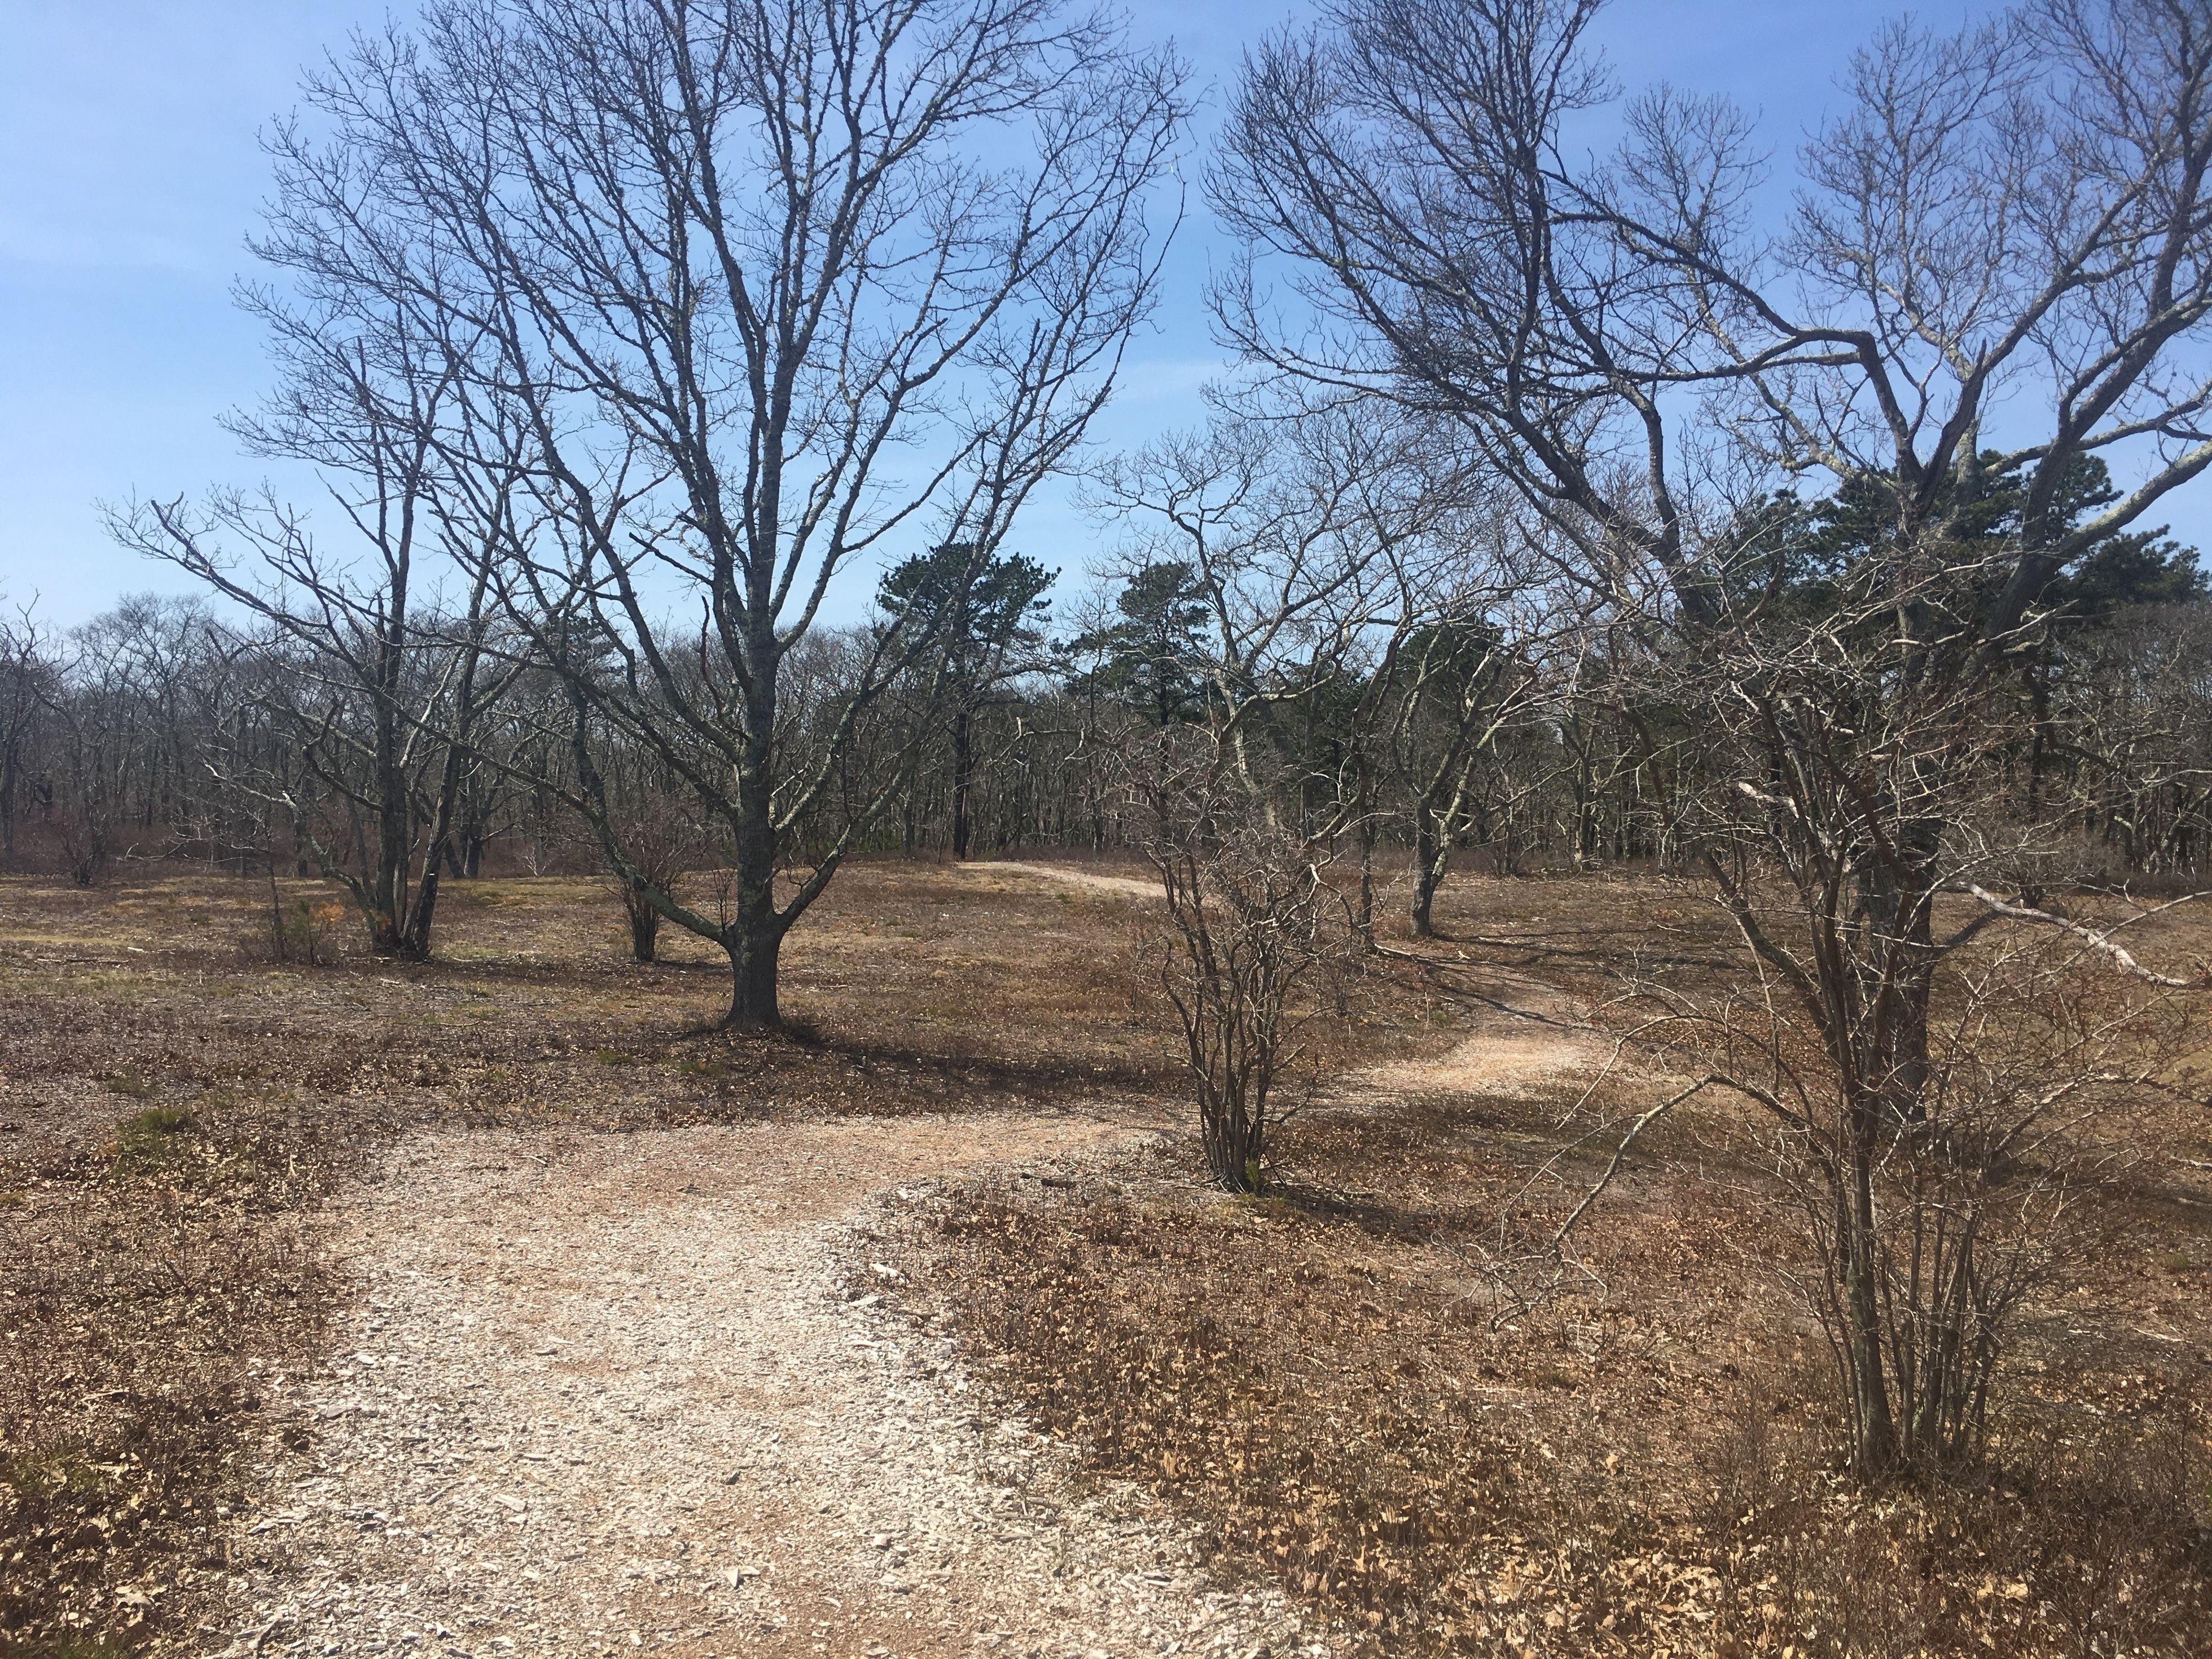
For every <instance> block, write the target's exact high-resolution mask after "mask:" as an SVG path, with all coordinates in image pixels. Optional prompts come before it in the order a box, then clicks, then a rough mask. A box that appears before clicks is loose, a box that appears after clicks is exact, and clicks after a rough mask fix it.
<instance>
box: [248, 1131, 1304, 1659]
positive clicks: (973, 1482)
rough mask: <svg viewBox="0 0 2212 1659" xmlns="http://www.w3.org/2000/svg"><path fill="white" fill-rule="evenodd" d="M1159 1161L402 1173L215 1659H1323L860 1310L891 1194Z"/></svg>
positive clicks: (790, 1143) (547, 1145) (714, 1146)
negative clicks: (287, 1658)
mask: <svg viewBox="0 0 2212 1659" xmlns="http://www.w3.org/2000/svg"><path fill="white" fill-rule="evenodd" d="M1141 1133H1144V1132H1143V1131H1142V1130H1139V1129H1135V1128H1131V1127H1116V1126H1114V1125H1109V1124H1107V1123H1104V1122H1100V1121H1091V1120H1086V1119H1084V1118H1079V1117H1033V1118H1006V1117H1001V1118H977V1119H963V1120H951V1119H924V1118H915V1119H903V1120H894V1121H881V1120H878V1121H846V1122H836V1123H827V1124H820V1123H817V1124H811V1125H799V1126H774V1125H744V1126H728V1127H713V1128H698V1129H686V1130H674V1131H654V1132H647V1133H634V1134H607V1135H596V1136H589V1137H586V1136H577V1137H574V1138H561V1137H554V1136H547V1135H542V1134H540V1135H533V1136H529V1137H520V1136H515V1135H510V1134H504V1133H470V1134H445V1135H441V1136H435V1137H425V1138H422V1139H416V1140H413V1141H410V1142H408V1143H404V1145H403V1146H401V1147H400V1148H399V1149H398V1150H397V1151H396V1152H394V1153H393V1154H392V1156H391V1157H390V1158H389V1159H388V1160H387V1162H386V1166H385V1167H384V1169H383V1170H381V1171H380V1178H379V1179H377V1180H375V1181H374V1182H366V1183H364V1184H362V1185H361V1186H359V1187H357V1188H354V1189H353V1190H351V1191H350V1192H349V1194H346V1195H345V1196H344V1197H343V1199H342V1200H340V1202H339V1203H338V1204H337V1206H336V1209H335V1212H334V1213H333V1215H332V1217H331V1222H332V1225H333V1226H334V1227H335V1228H336V1230H337V1231H336V1235H335V1237H334V1240H333V1243H334V1245H335V1248H336V1249H337V1254H338V1255H339V1257H340V1259H341V1261H343V1262H344V1263H345V1265H346V1267H347V1268H348V1270H349V1272H350V1273H352V1274H353V1275H354V1276H355V1279H356V1285H357V1294H356V1297H355V1298H354V1302H353V1306H352V1309H351V1311H350V1312H349V1313H348V1314H346V1315H344V1316H343V1325H342V1327H341V1329H340V1331H339V1333H338V1335H337V1357H336V1358H334V1359H333V1360H332V1361H331V1362H330V1363H329V1364H326V1365H325V1366H324V1367H322V1368H321V1369H319V1370H318V1371H316V1372H315V1373H314V1374H313V1375H309V1376H300V1377H296V1378H290V1379H286V1378H271V1379H270V1388H269V1390H268V1392H269V1394H270V1396H272V1398H271V1400H270V1403H271V1405H272V1406H273V1407H276V1409H277V1412H278V1419H279V1420H280V1421H282V1422H285V1423H289V1425H292V1426H291V1427H290V1429H289V1431H288V1433H289V1439H290V1440H291V1441H293V1442H295V1443H301V1442H304V1443H303V1444H301V1445H300V1446H299V1449H297V1450H295V1451H292V1452H289V1453H284V1454H283V1455H281V1456H280V1459H279V1461H278V1462H277V1463H276V1464H275V1465H273V1466H272V1467H271V1468H270V1469H269V1470H268V1471H267V1472H266V1474H267V1488H266V1490H267V1492H268V1497H267V1499H266V1502H265V1503H264V1504H263V1506H262V1507H261V1508H260V1510H258V1512H257V1513H254V1514H252V1515H247V1516H240V1517H237V1524H238V1527H239V1530H240V1533H241V1534H244V1536H243V1537H242V1539H241V1544H242V1546H243V1553H244V1554H245V1555H246V1558H247V1559H253V1560H255V1561H256V1562H257V1565H255V1566H254V1567H253V1568H252V1577H251V1578H250V1580H249V1599H250V1601H251V1602H252V1605H253V1613H252V1620H251V1622H250V1624H249V1625H247V1626H246V1628H244V1629H243V1630H233V1631H227V1632H216V1631H213V1630H209V1631H207V1632H206V1638H207V1647H208V1650H210V1651H222V1652H230V1653H238V1654H245V1653H287V1654H321V1655H348V1656H350V1655H358V1654H374V1653H416V1654H439V1655H460V1654H470V1655H516V1654H563V1655H565V1654H599V1653H626V1652H634V1651H640V1650H650V1651H657V1652H666V1653H678V1654H684V1655H707V1654H717V1655H729V1654H740V1653H743V1654H752V1653H761V1654H793V1655H830V1656H854V1659H867V1656H876V1659H883V1656H887V1655H896V1656H908V1655H912V1656H938V1655H954V1654H969V1653H975V1654H997V1655H1001V1656H1011V1655H1022V1656H1029V1655H1046V1656H1061V1655H1067V1656H1079V1659H1105V1656H1112V1659H1121V1656H1134V1655H1139V1654H1148V1653H1155V1654H1163V1655H1172V1654H1177V1653H1187V1654H1206V1655H1221V1656H1225V1659H1253V1656H1255V1655H1259V1654H1262V1653H1264V1654H1268V1655H1273V1656H1277V1659H1284V1656H1290V1655H1293V1654H1297V1653H1317V1652H1321V1651H1323V1650H1325V1644H1323V1642H1322V1640H1321V1638H1319V1637H1318V1636H1316V1634H1314V1633H1312V1632H1306V1633H1300V1632H1298V1630H1297V1624H1296V1620H1295V1617H1294V1615H1293V1614H1292V1613H1291V1612H1290V1610H1288V1609H1287V1608H1286V1607H1285V1606H1284V1604H1283V1603H1282V1601H1281V1600H1280V1599H1279V1597H1277V1596H1272V1595H1259V1594H1243V1593H1239V1592H1236V1591H1231V1590H1225V1589H1220V1588H1219V1587H1218V1586H1216V1585H1214V1584H1212V1583H1209V1581H1208V1580H1207V1579H1206V1577H1205V1576H1204V1575H1203V1574H1202V1573H1200V1571H1197V1570H1196V1569H1195V1568H1194V1566H1193V1565H1191V1562H1192V1559H1193V1552H1192V1549H1191V1547H1190V1546H1189V1545H1188V1542H1187V1541H1186V1540H1184V1539H1183V1538H1182V1535H1180V1534H1178V1533H1177V1532H1176V1529H1175V1528H1174V1527H1173V1525H1172V1523H1171V1522H1169V1521H1167V1520H1166V1519H1164V1517H1163V1516H1160V1515H1159V1514H1158V1513H1157V1512H1156V1511H1155V1510H1152V1508H1150V1507H1149V1506H1148V1504H1146V1501H1145V1500H1144V1498H1142V1496H1141V1494H1140V1493H1139V1492H1137V1491H1136V1490H1135V1489H1133V1488H1129V1487H1126V1486H1120V1485H1118V1484H1116V1483H1110V1482H1100V1481H1097V1480H1082V1479H1077V1478H1074V1476H1073V1471H1072V1470H1071V1468H1070V1467H1069V1465H1068V1463H1067V1462H1066V1457H1065V1455H1064V1454H1062V1453H1060V1451H1058V1450H1057V1449H1054V1448H1053V1447H1051V1446H1049V1445H1048V1444H1047V1443H1044V1442H1042V1441H1041V1440H1040V1439H1039V1438H1038V1437H1036V1435H1034V1434H1033V1433H1031V1432H1030V1431H1028V1430H1026V1429H1025V1428H1024V1427H1023V1426H1022V1425H1019V1424H1016V1423H1008V1422H1006V1421H1005V1420H1004V1419H1001V1418H1000V1417H999V1416H998V1415H997V1414H996V1413H982V1412H981V1411H979V1410H977V1409H976V1396H975V1394H974V1393H973V1392H972V1391H971V1390H970V1389H969V1382H968V1379H967V1377H966V1376H964V1375H963V1372H962V1370H961V1369H960V1367H959V1365H958V1364H957V1361H956V1359H955V1357H954V1355H953V1353H952V1352H951V1343H950V1341H949V1340H948V1339H946V1338H945V1337H943V1336H940V1335H937V1334H933V1332H931V1331H930V1330H929V1329H927V1327H926V1326H925V1325H922V1324H921V1323H918V1322H916V1321H915V1320H914V1319H912V1318H909V1317H906V1316H902V1315H901V1314H900V1313H898V1312H897V1311H896V1310H897V1304H898V1301H899V1287H898V1285H896V1283H895V1282H893V1281H890V1280H889V1279H884V1280H883V1281H882V1282H883V1285H884V1294H883V1295H882V1296H880V1297H878V1296H876V1295H873V1294H866V1295H862V1294H857V1293H856V1292H855V1291H854V1288H853V1286H852V1284H851V1279H850V1274H851V1273H852V1271H853V1263H854V1254H853V1252H854V1249H855V1247H856V1246H858V1247H859V1248H860V1251H861V1261H862V1265H861V1267H860V1272H861V1273H862V1274H863V1275H864V1276H872V1275H871V1270H870V1269H869V1267H867V1266H866V1250H865V1239H866V1229H867V1228H868V1226H869V1225H870V1222H871V1218H872V1217H874V1216H876V1215H878V1213H879V1211H878V1209H877V1208H876V1204H877V1201H878V1195H895V1194H896V1193H897V1192H898V1190H899V1189H900V1188H901V1187H902V1186H906V1185H908V1183H926V1182H929V1181H932V1180H935V1179H938V1178H940V1177H944V1176H956V1175H958V1174H960V1173H963V1172H964V1171H967V1170H974V1169H976V1168H979V1167H981V1166H985V1165H992V1164H998V1165H1012V1166H1013V1167H1015V1168H1017V1169H1032V1170H1033V1169H1036V1168H1038V1167H1040V1162H1041V1160H1058V1161H1060V1162H1061V1163H1062V1164H1066V1163H1068V1162H1071V1161H1076V1160H1080V1159H1083V1158H1087V1157H1091V1156H1097V1155H1099V1154H1101V1153H1103V1152H1109V1151H1110V1150H1113V1149H1115V1148H1117V1147H1119V1146H1126V1145H1127V1144H1128V1143H1129V1142H1130V1140H1131V1139H1133V1138H1134V1137H1135V1136H1137V1135H1139V1134H1141ZM908 1190H909V1191H911V1190H912V1188H911V1187H909V1188H908ZM303 1429H304V1430H307V1431H308V1432H306V1433H303V1432H301V1431H302V1430H303Z"/></svg>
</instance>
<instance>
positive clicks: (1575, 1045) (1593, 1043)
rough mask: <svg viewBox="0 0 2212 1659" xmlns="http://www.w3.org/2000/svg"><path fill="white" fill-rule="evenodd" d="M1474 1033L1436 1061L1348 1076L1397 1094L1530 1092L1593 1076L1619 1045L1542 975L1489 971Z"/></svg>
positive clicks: (1363, 1087) (1365, 1087)
mask: <svg viewBox="0 0 2212 1659" xmlns="http://www.w3.org/2000/svg"><path fill="white" fill-rule="evenodd" d="M1480 986H1481V987H1482V988H1481V992H1480V996H1481V1000H1480V1002H1479V1003H1478V1004H1477V1005H1476V1006H1477V1008H1478V1009H1479V1010H1480V1012H1479V1014H1478V1016H1477V1018H1476V1020H1475V1028H1474V1031H1473V1032H1472V1033H1471V1034H1470V1035H1469V1036H1467V1037H1465V1038H1464V1039H1462V1041H1461V1042H1459V1043H1458V1044H1457V1045H1456V1046H1455V1048H1452V1049H1451V1050H1450V1052H1449V1053H1448V1054H1443V1055H1441V1056H1439V1057H1438V1058H1437V1059H1435V1060H1407V1061H1401V1062H1394V1063H1392V1064H1390V1065H1388V1066H1376V1067H1374V1068H1372V1069H1371V1070H1369V1071H1365V1072H1361V1073H1356V1074H1355V1075H1354V1076H1353V1077H1352V1079H1349V1081H1350V1083H1351V1085H1352V1089H1353V1090H1354V1091H1355V1092H1370V1093H1376V1094H1381V1095H1383V1096H1386V1097H1398V1096H1402V1095H1433V1094H1500V1093H1509V1094H1510V1093H1519V1094H1529V1093H1534V1092H1537V1091H1541V1090H1542V1089H1544V1088H1546V1087H1548V1086H1552V1085H1557V1084H1559V1083H1561V1082H1563V1081H1566V1080H1571V1079H1588V1078H1589V1077H1590V1076H1592V1075H1593V1074H1595V1073H1596V1072H1597V1071H1598V1070H1599V1069H1600V1068H1601V1066H1604V1065H1605V1063H1606V1061H1607V1059H1608V1058H1610V1056H1611V1054H1612V1052H1613V1048H1612V1045H1611V1044H1610V1043H1608V1042H1606V1041H1605V1040H1604V1038H1603V1037H1601V1036H1600V1035H1599V1034H1598V1033H1596V1032H1595V1031H1593V1030H1590V1029H1589V1027H1588V1026H1586V1025H1584V1024H1583V1022H1582V1015H1581V1011H1580V1010H1578V1009H1577V1007H1576V1006H1575V1005H1574V1003H1573V1002H1572V1001H1571V1000H1570V999H1568V998H1566V997H1564V996H1562V995H1561V994H1559V992H1557V991H1556V990H1553V988H1552V987H1550V986H1547V985H1545V984H1543V983H1541V981H1536V980H1533V979H1526V978H1522V977H1521V976H1519V975H1512V974H1505V973H1501V972H1497V971H1494V970H1493V971H1486V972H1485V973H1484V974H1483V975H1482V976H1481V979H1480Z"/></svg>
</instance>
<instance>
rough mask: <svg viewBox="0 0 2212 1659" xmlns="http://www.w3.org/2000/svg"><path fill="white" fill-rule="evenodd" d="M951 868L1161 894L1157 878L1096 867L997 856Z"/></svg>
mask: <svg viewBox="0 0 2212 1659" xmlns="http://www.w3.org/2000/svg"><path fill="white" fill-rule="evenodd" d="M952 867H953V868H954V869H956V870H961V871H964V872H969V873H971V874H976V875H1000V874H1007V873H1012V874H1018V875H1024V876H1036V877H1039V878H1042V879H1043V880H1046V881H1056V882H1060V883H1061V884H1064V885H1066V886H1069V887H1082V888H1086V889H1088V890H1090V891H1091V892H1094V893H1112V894H1115V896H1118V897H1121V898H1140V899H1155V900H1157V899H1158V898H1159V896H1160V884H1159V883H1158V882H1157V881H1152V880H1147V879H1140V878H1138V877H1135V876H1107V875H1101V874H1099V873H1098V872H1097V871H1095V870H1081V869H1078V868H1076V867H1075V866H1072V865H1066V864H1030V863H1028V862H1027V861H1025V860H1020V859H996V860H992V861H990V862H989V863H986V864H958V865H955V866H952Z"/></svg>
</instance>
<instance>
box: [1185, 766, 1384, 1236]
mask: <svg viewBox="0 0 2212 1659" xmlns="http://www.w3.org/2000/svg"><path fill="white" fill-rule="evenodd" d="M1230 810H1231V808H1230V806H1229V804H1227V803H1220V804H1218V806H1217V810H1216V811H1212V812H1206V813H1203V814H1200V815H1196V816H1194V817H1190V818H1183V819H1176V818H1170V819H1168V820H1166V821H1165V822H1164V823H1163V826H1162V829H1161V832H1160V834H1159V835H1158V837H1157V838H1156V839H1155V840H1154V841H1153V842H1152V845H1151V848H1149V850H1150V852H1151V854H1152V862H1153V864H1154V866H1156V867H1157V868H1158V871H1159V872H1160V878H1161V882H1162V884H1163V886H1164V889H1165V892H1166V897H1167V907H1168V915H1169V918H1170V922H1171V924H1172V927H1173V932H1172V933H1170V934H1169V935H1168V936H1167V938H1166V939H1165V941H1164V945H1165V949H1164V952H1163V956H1164V960H1163V962H1162V964H1161V974H1162V978H1163V981H1164V984H1165V987H1166V990H1167V994H1168V999H1169V1000H1170V1002H1171V1003H1172V1004H1173V1005H1174V1007H1175V1011H1176V1018H1177V1020H1178V1022H1179V1023H1180V1024H1181V1027H1182V1038H1183V1058H1184V1064H1185V1066H1187V1068H1188V1072H1189V1074H1190V1078H1191V1081H1192V1083H1193V1085H1194V1087H1195V1089H1196V1091H1197V1095H1198V1117H1199V1130H1200V1139H1201V1141H1202V1143H1203V1144H1204V1146H1205V1149H1206V1169H1207V1170H1208V1172H1209V1173H1210V1174H1211V1175H1212V1177H1213V1179H1214V1180H1215V1181H1217V1182H1219V1183H1220V1184H1221V1185H1222V1186H1224V1187H1225V1188H1229V1190H1231V1192H1241V1193H1256V1192H1259V1191H1261V1189H1262V1188H1263V1187H1264V1186H1265V1185H1266V1165H1265V1158H1266V1156H1267V1134H1268V1131H1269V1130H1270V1128H1271V1127H1273V1126H1274V1125H1275V1124H1277V1123H1279V1122H1280V1121H1282V1120H1283V1119H1284V1118H1285V1116H1287V1115H1288V1114H1287V1113H1285V1111H1284V1110H1283V1109H1282V1107H1281V1104H1280V1098H1279V1097H1280V1085H1281V1083H1282V1081H1283V1078H1284V1074H1285V1072H1286V1070H1287V1069H1288V1068H1289V1067H1290V1066H1291V1065H1292V1064H1293V1063H1294V1062H1295V1061H1296V1060H1297V1057H1298V1054H1299V1046H1298V1031H1299V1028H1300V1027H1301V1026H1302V1025H1303V1024H1304V1023H1305V1021H1306V1020H1307V1019H1308V1018H1310V1015H1311V1013H1312V1012H1313V1009H1314V1001H1313V997H1314V994H1315V992H1316V988H1317V981H1321V980H1322V979H1323V978H1324V977H1326V975H1328V973H1329V971H1330V970H1331V969H1332V968H1333V967H1334V966H1335V965H1336V964H1337V963H1340V962H1341V961H1342V960H1344V959H1345V958H1346V957H1348V956H1349V955H1350V954H1351V951H1352V948H1353V944H1354V941H1355V939H1356V937H1357V936H1356V934H1355V933H1353V932H1352V929H1351V927H1349V925H1348V922H1347V921H1346V916H1345V913H1344V907H1343V904H1342V902H1341V900H1340V898H1339V896H1338V895H1337V894H1336V892H1335V891H1334V890H1333V889H1332V888H1331V887H1330V886H1329V885H1328V883H1327V882H1326V881H1325V879H1324V872H1325V868H1326V865H1327V858H1328V854H1327V850H1326V848H1324V847H1322V846H1319V845H1316V843H1315V842H1311V841H1310V840H1308V839H1306V838H1304V837H1303V836H1295V835H1292V834H1290V833H1288V832H1286V831H1285V830H1284V829H1281V828H1280V827H1279V826H1278V825H1276V824H1273V823H1270V822H1268V821H1267V817H1265V815H1264V814H1263V813H1261V812H1259V811H1251V810H1248V811H1244V812H1243V813H1241V814H1238V815H1237V816H1236V817H1233V818H1228V820H1227V821H1226V822H1225V817H1226V814H1227V813H1228V811H1230Z"/></svg>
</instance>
